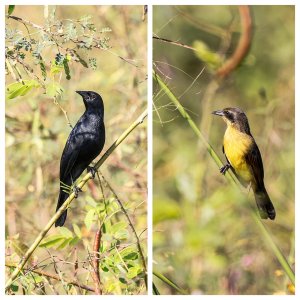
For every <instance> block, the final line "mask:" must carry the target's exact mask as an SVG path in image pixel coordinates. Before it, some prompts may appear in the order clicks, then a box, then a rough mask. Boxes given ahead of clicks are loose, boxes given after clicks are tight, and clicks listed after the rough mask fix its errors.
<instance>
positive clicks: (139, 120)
mask: <svg viewBox="0 0 300 300" xmlns="http://www.w3.org/2000/svg"><path fill="white" fill-rule="evenodd" d="M146 117H147V109H146V110H145V111H144V112H143V113H142V114H141V115H140V116H139V117H138V118H137V119H136V121H134V122H133V123H132V124H131V125H130V126H129V127H128V128H127V129H126V130H125V131H124V132H123V133H122V134H121V136H120V137H119V138H118V139H117V140H116V141H115V142H114V143H113V144H112V145H111V146H110V148H109V149H108V150H107V151H106V152H105V153H104V154H103V156H102V157H101V158H100V159H99V160H98V162H97V163H96V165H95V168H96V169H99V167H100V166H101V165H102V164H103V163H104V162H105V161H106V159H107V158H108V157H109V156H110V155H111V153H112V152H113V151H114V150H115V149H116V148H117V147H118V146H119V145H120V144H121V143H122V142H123V141H124V140H125V138H126V137H127V136H128V135H129V134H130V133H131V132H132V131H133V130H134V129H135V128H136V127H137V126H138V125H140V124H141V123H143V121H144V119H145V118H146ZM91 178H92V174H91V173H90V172H89V173H88V174H86V175H85V176H84V177H83V178H82V180H81V181H80V182H79V183H78V185H77V186H78V188H79V189H82V188H83V187H84V186H85V185H86V183H87V182H88V181H89V180H90V179H91ZM74 199H75V193H74V192H72V193H71V194H70V196H69V197H68V198H67V200H66V201H65V202H64V204H63V205H62V206H61V207H60V209H59V210H58V211H57V212H56V213H55V214H54V216H53V217H52V218H51V219H50V220H49V222H48V223H47V225H46V226H45V227H44V229H43V230H42V231H41V232H40V233H39V235H38V236H37V238H36V239H35V241H34V242H33V244H32V245H31V246H30V247H29V249H28V250H27V251H26V253H25V255H24V256H23V258H22V259H21V261H20V262H19V264H18V265H17V266H16V269H15V270H14V272H13V273H12V274H11V276H10V278H9V279H8V280H7V282H6V284H5V289H6V290H7V289H8V288H9V287H10V285H11V284H12V282H13V281H14V280H15V279H16V278H17V276H18V275H19V273H20V272H21V270H22V269H23V268H24V266H25V264H26V262H27V261H28V259H29V258H30V257H31V255H32V254H33V252H34V251H35V249H36V248H37V247H38V245H39V244H40V243H41V241H42V240H43V238H44V237H45V236H46V234H47V233H48V231H49V230H50V228H51V227H52V225H53V224H54V223H55V221H56V220H57V219H58V218H59V217H60V216H61V214H62V213H63V212H64V211H65V210H66V209H67V208H68V207H69V205H70V203H71V202H72V201H73V200H74Z"/></svg>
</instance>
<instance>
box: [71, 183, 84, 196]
mask: <svg viewBox="0 0 300 300" xmlns="http://www.w3.org/2000/svg"><path fill="white" fill-rule="evenodd" d="M73 192H74V194H75V198H78V194H79V192H82V189H81V188H79V187H78V186H76V185H75V186H74V187H73Z"/></svg>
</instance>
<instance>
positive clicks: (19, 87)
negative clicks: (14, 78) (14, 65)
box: [6, 79, 40, 99]
mask: <svg viewBox="0 0 300 300" xmlns="http://www.w3.org/2000/svg"><path fill="white" fill-rule="evenodd" d="M23 83H24V84H23ZM38 87H40V84H39V83H38V82H37V81H36V80H33V79H32V80H23V82H14V83H11V84H9V85H8V86H7V88H6V90H7V99H13V98H16V97H18V96H24V95H26V94H27V93H28V92H29V91H30V90H31V89H32V88H38Z"/></svg>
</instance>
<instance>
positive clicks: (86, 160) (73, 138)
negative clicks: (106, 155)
mask: <svg viewBox="0 0 300 300" xmlns="http://www.w3.org/2000/svg"><path fill="white" fill-rule="evenodd" d="M104 143H105V126H104V122H103V116H101V115H99V114H97V113H94V112H89V111H88V110H87V111H86V112H85V113H84V114H83V115H82V117H81V118H80V119H79V120H78V122H77V123H76V125H75V126H74V128H73V129H72V131H71V133H70V135H69V138H68V140H67V142H66V146H65V148H64V151H63V154H62V157H61V164H60V180H61V181H63V182H65V183H69V181H70V177H71V176H72V178H73V180H76V179H77V178H78V177H79V176H80V175H81V173H82V172H83V171H84V170H85V169H86V168H87V167H88V165H89V164H90V163H91V162H92V161H93V160H94V159H95V158H96V157H97V156H98V155H99V154H100V152H101V150H102V149H103V146H104Z"/></svg>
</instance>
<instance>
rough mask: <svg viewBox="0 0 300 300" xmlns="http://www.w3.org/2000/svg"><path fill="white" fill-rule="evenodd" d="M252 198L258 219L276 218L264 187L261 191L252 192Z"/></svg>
mask: <svg viewBox="0 0 300 300" xmlns="http://www.w3.org/2000/svg"><path fill="white" fill-rule="evenodd" d="M254 196H255V201H256V204H257V207H258V211H259V214H260V217H261V218H262V219H268V218H270V219H271V220H274V219H275V217H276V212H275V208H274V206H273V204H272V202H271V200H270V197H269V195H268V193H267V191H266V189H265V187H263V188H262V189H261V190H258V189H256V190H255V191H254Z"/></svg>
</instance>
